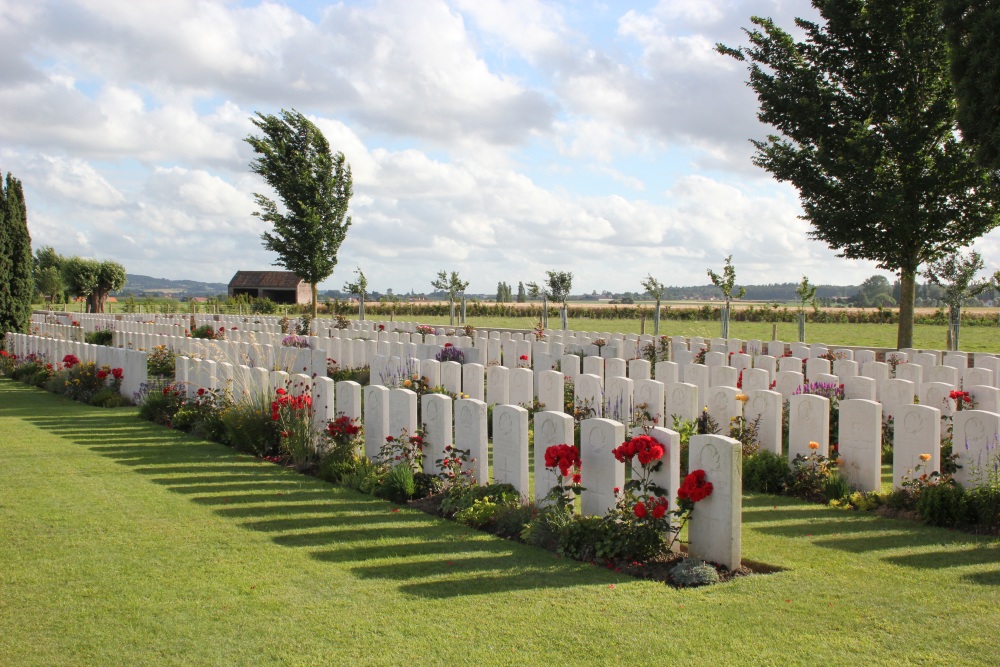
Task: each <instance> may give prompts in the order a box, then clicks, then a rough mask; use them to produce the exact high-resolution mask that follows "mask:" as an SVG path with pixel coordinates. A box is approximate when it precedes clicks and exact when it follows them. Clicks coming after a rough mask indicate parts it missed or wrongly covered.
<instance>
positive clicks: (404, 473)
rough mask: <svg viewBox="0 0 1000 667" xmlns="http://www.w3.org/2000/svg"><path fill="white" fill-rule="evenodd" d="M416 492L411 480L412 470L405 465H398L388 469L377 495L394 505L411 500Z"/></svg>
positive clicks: (415, 486)
mask: <svg viewBox="0 0 1000 667" xmlns="http://www.w3.org/2000/svg"><path fill="white" fill-rule="evenodd" d="M416 492H417V485H416V483H415V482H414V480H413V468H412V467H411V466H409V465H407V464H406V463H400V464H398V465H395V466H392V467H391V468H389V472H388V473H387V474H386V476H385V478H384V479H383V480H382V486H381V488H380V489H379V490H378V495H379V496H380V497H382V498H385V499H386V500H391V501H392V502H394V503H405V502H406V501H408V500H409V499H410V498H413V497H414V495H416Z"/></svg>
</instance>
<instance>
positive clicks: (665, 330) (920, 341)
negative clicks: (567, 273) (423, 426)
mask: <svg viewBox="0 0 1000 667" xmlns="http://www.w3.org/2000/svg"><path fill="white" fill-rule="evenodd" d="M418 319H419V321H420V322H422V323H425V324H440V325H447V324H448V316H447V315H445V316H442V317H420V318H418ZM467 322H468V323H469V324H471V325H472V326H474V327H485V328H490V327H498V328H499V327H505V328H513V329H533V328H534V327H535V324H537V322H538V319H537V318H534V319H533V318H530V317H475V318H473V317H469V318H467ZM549 326H551V327H554V328H558V327H559V319H558V318H555V317H551V318H549ZM772 326H775V325H773V324H771V323H768V322H731V323H730V325H729V335H730V336H731V337H733V338H742V339H744V340H749V339H758V340H771V327H772ZM640 327H641V322H640V320H590V319H576V318H572V319H570V321H569V328H570V329H574V330H576V331H599V332H600V331H610V332H612V333H618V332H620V333H635V334H637V333H640ZM777 327H778V329H777V334H778V338H777V340H783V341H785V342H791V341H796V340H798V337H799V329H798V324H795V323H793V322H783V323H779V324H777ZM896 329H897V327H896V325H895V324H807V325H806V342H807V343H824V344H827V345H860V346H867V347H889V348H893V349H895V347H896ZM945 329H946V327H945V326H943V325H942V326H934V325H930V324H916V325H914V327H913V345H914V347H917V348H921V349H935V350H943V349H945ZM645 333H648V334H652V333H653V323H652V321H649V320H647V322H646V331H645ZM660 334H661V335H664V336H702V337H705V338H712V337H717V336H718V335H719V323H718V322H709V321H704V320H696V321H681V320H663V321H662V322H661V323H660ZM961 344H962V349H963V350H966V351H968V352H1000V327H995V326H965V327H962V333H961Z"/></svg>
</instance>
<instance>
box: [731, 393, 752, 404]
mask: <svg viewBox="0 0 1000 667" xmlns="http://www.w3.org/2000/svg"><path fill="white" fill-rule="evenodd" d="M734 398H735V399H736V400H737V401H739V402H740V403H746V402H747V401H749V400H750V397H749V396H747V395H746V394H736V396H735V397H734Z"/></svg>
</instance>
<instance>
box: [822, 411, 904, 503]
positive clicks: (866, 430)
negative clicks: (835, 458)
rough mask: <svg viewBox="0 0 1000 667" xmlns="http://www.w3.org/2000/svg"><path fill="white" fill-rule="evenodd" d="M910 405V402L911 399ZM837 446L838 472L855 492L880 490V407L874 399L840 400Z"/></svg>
mask: <svg viewBox="0 0 1000 667" xmlns="http://www.w3.org/2000/svg"><path fill="white" fill-rule="evenodd" d="M911 405H912V402H911ZM839 430H840V432H839V435H838V438H839V440H838V445H839V447H838V448H839V451H840V456H841V458H843V459H844V463H843V465H841V466H840V471H841V474H842V475H843V476H844V479H846V480H847V481H848V483H850V485H851V486H852V487H853V488H855V489H857V490H859V491H880V490H881V489H882V406H881V405H880V404H879V403H876V402H875V401H863V400H860V399H845V400H843V401H841V402H840V429H839Z"/></svg>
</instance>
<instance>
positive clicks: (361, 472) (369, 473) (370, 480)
mask: <svg viewBox="0 0 1000 667" xmlns="http://www.w3.org/2000/svg"><path fill="white" fill-rule="evenodd" d="M340 482H341V484H343V485H344V486H346V487H347V488H349V489H355V490H357V491H360V492H361V493H374V492H375V490H376V489H378V488H380V487H381V486H382V478H381V475H380V473H379V468H378V466H376V465H375V464H374V463H372V462H371V461H369V460H368V459H367V458H365V457H361V458H359V459H358V462H357V465H356V466H355V467H354V470H353V471H351V472H349V473H347V474H345V475H344V476H343V477H342V478H341V480H340Z"/></svg>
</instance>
